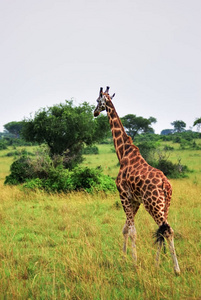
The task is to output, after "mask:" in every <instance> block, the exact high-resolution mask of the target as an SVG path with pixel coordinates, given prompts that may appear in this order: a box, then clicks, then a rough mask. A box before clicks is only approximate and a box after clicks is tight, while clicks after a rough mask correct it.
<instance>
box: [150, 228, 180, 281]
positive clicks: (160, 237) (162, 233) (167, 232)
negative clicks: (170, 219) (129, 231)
mask: <svg viewBox="0 0 201 300" xmlns="http://www.w3.org/2000/svg"><path fill="white" fill-rule="evenodd" d="M155 237H156V243H158V252H157V256H156V260H157V262H156V263H157V265H158V264H159V256H160V251H161V248H162V245H164V237H165V238H166V240H167V242H168V246H169V249H170V254H171V256H172V261H173V265H174V272H175V274H176V275H180V268H179V264H178V260H177V255H176V251H175V247H174V231H173V229H172V228H171V227H170V225H169V224H168V223H163V224H162V225H161V226H160V227H159V229H158V230H157V232H156V234H155Z"/></svg>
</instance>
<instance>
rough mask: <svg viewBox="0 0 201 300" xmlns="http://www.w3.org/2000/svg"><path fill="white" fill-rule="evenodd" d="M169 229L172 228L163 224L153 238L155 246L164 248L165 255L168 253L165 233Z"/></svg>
mask: <svg viewBox="0 0 201 300" xmlns="http://www.w3.org/2000/svg"><path fill="white" fill-rule="evenodd" d="M169 228H170V225H169V224H167V223H163V224H162V225H161V226H159V228H158V230H157V231H156V232H155V233H154V234H153V237H154V238H155V244H159V245H160V246H163V249H164V253H166V247H165V238H164V233H165V231H166V230H168V229H169Z"/></svg>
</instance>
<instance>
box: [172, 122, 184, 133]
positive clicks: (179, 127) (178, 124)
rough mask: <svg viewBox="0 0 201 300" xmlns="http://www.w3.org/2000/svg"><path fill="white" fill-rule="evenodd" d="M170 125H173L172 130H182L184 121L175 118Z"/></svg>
mask: <svg viewBox="0 0 201 300" xmlns="http://www.w3.org/2000/svg"><path fill="white" fill-rule="evenodd" d="M171 125H172V126H174V132H183V131H185V128H186V123H185V122H184V121H181V120H176V121H174V122H172V123H171Z"/></svg>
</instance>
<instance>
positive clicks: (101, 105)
mask: <svg viewBox="0 0 201 300" xmlns="http://www.w3.org/2000/svg"><path fill="white" fill-rule="evenodd" d="M114 96H115V94H113V95H112V96H110V95H109V86H107V87H106V90H105V92H104V93H103V88H102V87H101V88H100V93H99V97H98V99H97V102H98V105H97V106H96V108H95V110H94V117H97V116H98V115H99V114H100V112H101V111H104V110H106V102H107V101H111V99H112V98H113V97H114Z"/></svg>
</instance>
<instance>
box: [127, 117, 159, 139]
mask: <svg viewBox="0 0 201 300" xmlns="http://www.w3.org/2000/svg"><path fill="white" fill-rule="evenodd" d="M121 120H122V123H123V125H124V127H125V130H126V133H127V134H128V135H129V136H131V137H132V139H134V137H135V136H136V134H139V133H154V130H153V128H152V127H151V124H152V123H156V122H157V120H156V118H154V117H150V118H149V119H146V118H143V117H137V116H136V115H133V114H128V115H126V116H124V117H123V118H121Z"/></svg>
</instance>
